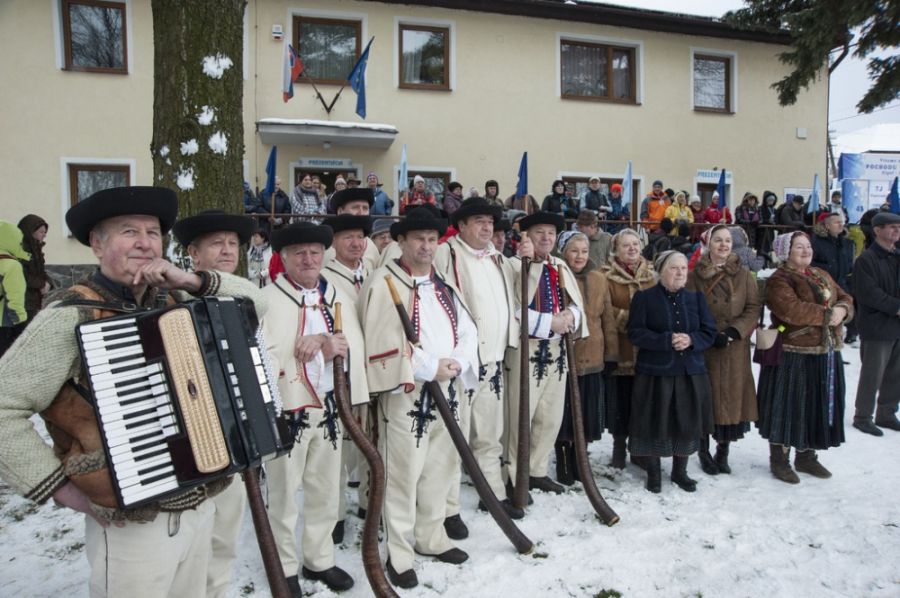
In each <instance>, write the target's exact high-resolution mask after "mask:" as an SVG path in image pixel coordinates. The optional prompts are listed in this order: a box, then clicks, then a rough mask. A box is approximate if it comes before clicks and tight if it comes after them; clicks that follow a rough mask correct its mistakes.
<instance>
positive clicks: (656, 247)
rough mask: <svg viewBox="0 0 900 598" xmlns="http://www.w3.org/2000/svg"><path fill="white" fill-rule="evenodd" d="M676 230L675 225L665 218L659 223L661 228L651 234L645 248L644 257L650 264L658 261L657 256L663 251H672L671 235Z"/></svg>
mask: <svg viewBox="0 0 900 598" xmlns="http://www.w3.org/2000/svg"><path fill="white" fill-rule="evenodd" d="M674 228H675V224H674V223H673V222H672V221H671V220H669V219H668V218H663V219H662V220H661V221H660V223H659V228H658V229H656V230H655V231H653V232H652V233H650V235H649V236H648V237H647V246H646V247H644V249H643V251H642V255H643V256H644V258H645V259H646V260H647V261H648V262H652V261H653V260H655V259H656V256H657V255H659V254H660V253H662V252H663V251H668V250H670V249H672V237H670V236H669V233H671V232H672V230H673V229H674Z"/></svg>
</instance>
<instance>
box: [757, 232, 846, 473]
mask: <svg viewBox="0 0 900 598" xmlns="http://www.w3.org/2000/svg"><path fill="white" fill-rule="evenodd" d="M772 246H773V251H774V253H775V257H776V259H778V260H779V261H780V262H783V264H782V265H781V266H780V267H779V268H778V270H776V271H775V273H774V274H773V275H772V276H771V277H769V279H768V280H767V281H766V307H768V308H769V310H770V311H771V312H772V324H773V326H775V327H778V328H779V329H780V330H782V332H781V340H782V343H783V346H782V349H783V353H782V356H781V360H780V363H779V364H778V365H773V366H764V367H763V368H762V370H761V372H760V375H759V388H758V392H757V394H758V396H759V422H757V427H758V428H759V433H760V435H761V436H762V437H763V438H765V439H767V440H768V441H769V449H770V456H769V464H770V466H771V469H772V475H774V476H775V477H776V478H778V479H779V480H781V481H783V482H787V483H789V484H796V483H798V482H799V481H800V478H799V477H797V474H796V473H795V472H794V470H793V469H791V464H790V451H791V447H794V448H795V449H797V454H796V456H795V458H794V467H795V468H796V469H797V471H800V472H803V473H808V474H810V475H812V476H815V477H818V478H829V477H831V472H829V471H828V470H827V469H825V467H824V466H823V465H822V464H821V463H819V461H818V458H817V457H816V450H825V449H828V448H830V447H833V446H839V445H840V444H841V443H842V442H843V441H844V362H843V360H842V359H841V348H842V347H843V338H844V335H843V323H844V322H846V321H847V320H849V319H850V318H852V317H853V300H852V299H851V297H850V295H848V294H847V293H846V292H845V291H844V290H843V289H841V287H839V286H838V285H837V283H835V282H834V280H833V279H832V278H831V276H829V275H828V273H827V272H825V271H824V270H820V269H819V268H812V267H810V263H811V262H812V256H813V251H812V244H811V243H810V241H809V237H808V236H807V235H806V233H804V232H800V231H795V232H791V233H786V234H783V235H778V236H777V237H775V241H774V242H773V243H772Z"/></svg>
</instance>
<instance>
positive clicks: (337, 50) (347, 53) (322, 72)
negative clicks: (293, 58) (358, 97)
mask: <svg viewBox="0 0 900 598" xmlns="http://www.w3.org/2000/svg"><path fill="white" fill-rule="evenodd" d="M361 36H362V22H361V21H348V20H342V19H319V18H312V17H304V16H296V17H294V49H295V50H296V51H297V55H298V56H299V57H300V60H301V61H303V66H304V67H305V72H306V74H307V75H308V76H309V77H311V78H313V79H314V80H315V82H316V83H317V84H318V83H331V84H334V85H343V84H344V83H345V82H346V81H347V75H349V74H350V71H351V70H353V65H355V64H356V61H357V60H358V59H359V55H360V52H362V49H361V48H360V38H361ZM304 81H306V78H305V77H302V76H301V77H300V78H299V79H297V82H298V83H303V82H304Z"/></svg>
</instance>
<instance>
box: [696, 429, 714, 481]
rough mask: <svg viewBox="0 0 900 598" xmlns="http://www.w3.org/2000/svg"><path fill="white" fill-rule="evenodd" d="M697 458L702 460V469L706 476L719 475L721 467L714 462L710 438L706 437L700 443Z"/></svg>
mask: <svg viewBox="0 0 900 598" xmlns="http://www.w3.org/2000/svg"><path fill="white" fill-rule="evenodd" d="M697 457H698V458H699V459H700V469H702V470H703V473H705V474H706V475H718V474H719V467H718V465H716V462H715V461H714V460H713V456H712V455H710V454H709V436H704V437H703V440H701V441H700V450H699V451H697Z"/></svg>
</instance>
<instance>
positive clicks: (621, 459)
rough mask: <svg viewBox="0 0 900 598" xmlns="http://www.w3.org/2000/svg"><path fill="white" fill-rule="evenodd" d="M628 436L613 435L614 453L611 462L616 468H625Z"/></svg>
mask: <svg viewBox="0 0 900 598" xmlns="http://www.w3.org/2000/svg"><path fill="white" fill-rule="evenodd" d="M626 438H627V436H620V435H616V436H613V454H612V461H610V462H609V464H610V466H611V467H615V468H616V469H625V439H626Z"/></svg>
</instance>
